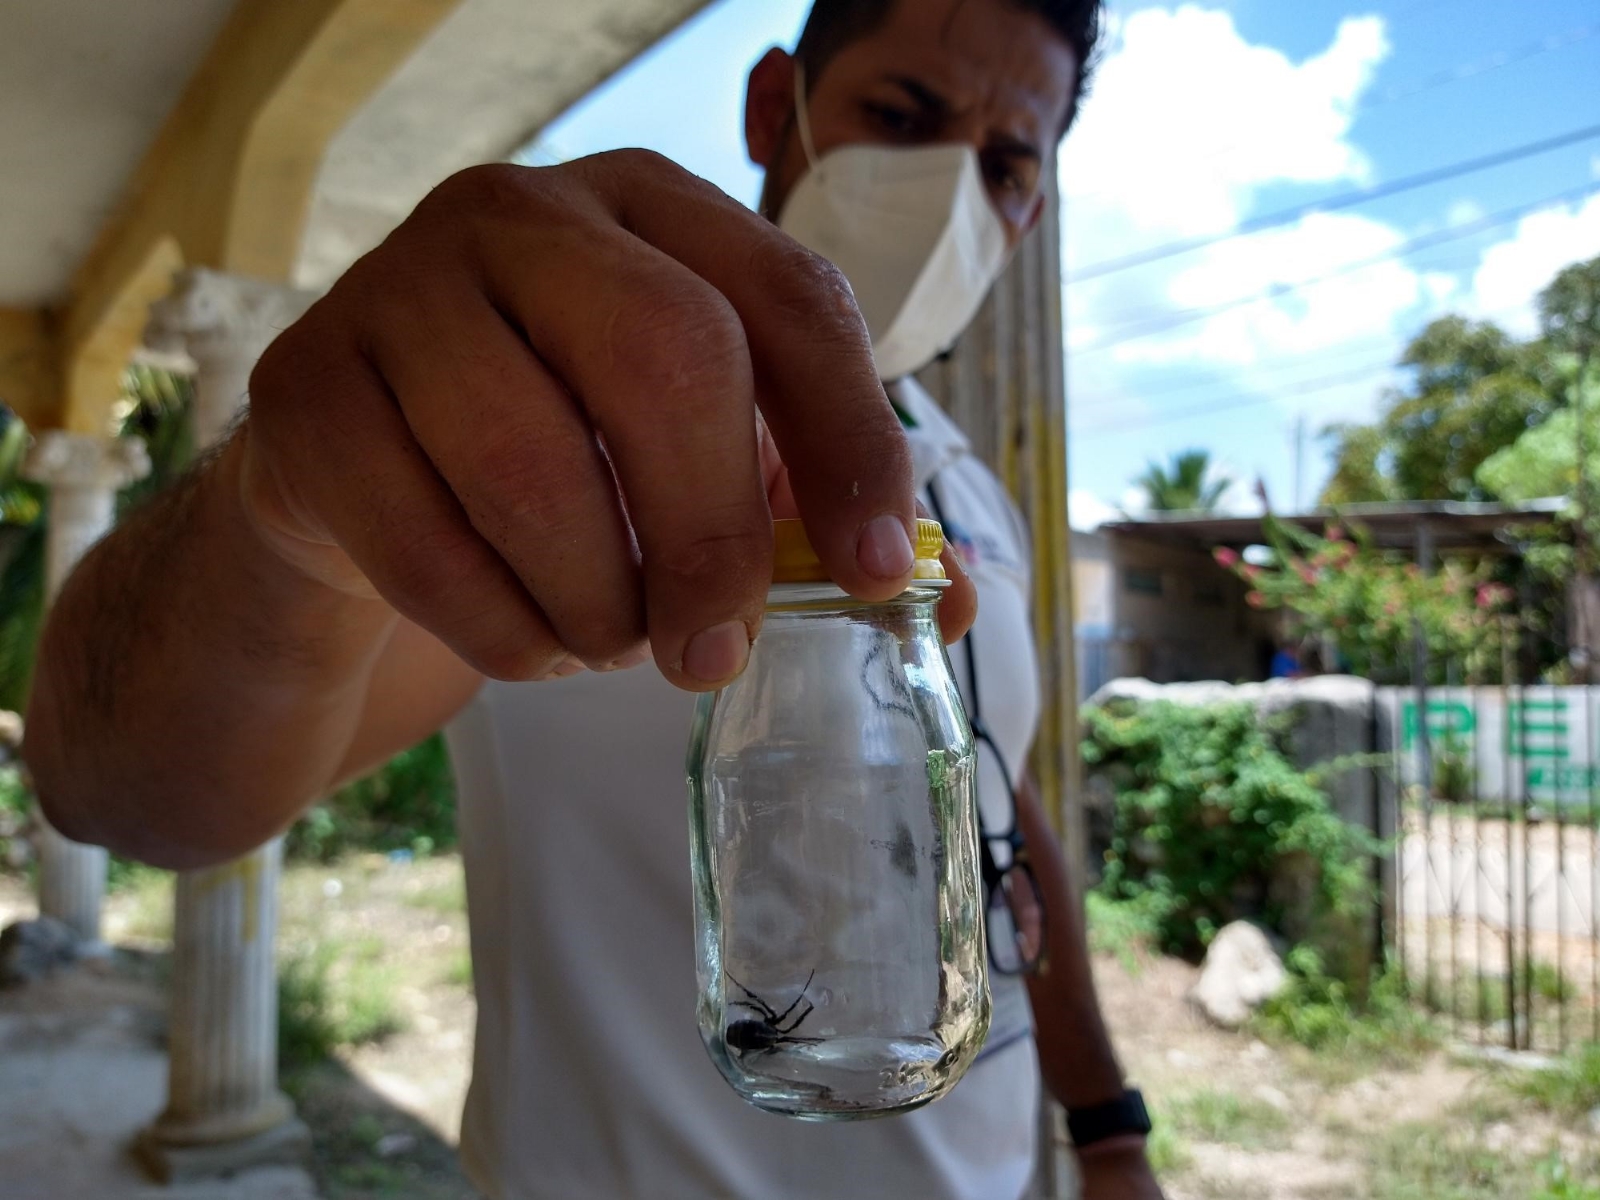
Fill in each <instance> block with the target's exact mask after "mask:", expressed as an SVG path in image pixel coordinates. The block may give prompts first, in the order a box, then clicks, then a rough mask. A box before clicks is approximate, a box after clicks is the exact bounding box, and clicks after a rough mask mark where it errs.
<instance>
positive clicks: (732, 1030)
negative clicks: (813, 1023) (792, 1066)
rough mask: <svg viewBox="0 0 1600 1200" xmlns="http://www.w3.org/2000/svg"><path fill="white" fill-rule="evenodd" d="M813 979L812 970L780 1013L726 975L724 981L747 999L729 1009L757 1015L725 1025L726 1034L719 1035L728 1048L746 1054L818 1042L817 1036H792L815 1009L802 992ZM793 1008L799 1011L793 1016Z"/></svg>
mask: <svg viewBox="0 0 1600 1200" xmlns="http://www.w3.org/2000/svg"><path fill="white" fill-rule="evenodd" d="M816 977H817V973H816V971H815V970H813V971H812V972H811V974H810V975H808V976H807V977H806V986H805V987H803V988H801V989H800V994H799V995H798V996H796V997H795V998H794V1003H793V1004H791V1005H789V1007H788V1008H786V1009H784V1010H783V1011H782V1012H781V1013H780V1012H779V1011H778V1010H777V1009H775V1008H773V1007H772V1005H770V1004H768V1003H767V1002H766V1001H765V1000H763V999H762V998H761V997H760V996H758V995H756V994H755V993H754V992H752V991H751V990H750V989H749V988H747V987H745V985H744V984H742V983H740V982H739V981H738V980H737V979H734V978H733V976H732V975H729V976H728V979H729V980H730V981H731V982H732V983H733V986H734V987H736V988H738V989H739V990H740V991H741V992H743V993H744V994H745V995H746V996H748V997H749V999H748V1000H735V1001H734V1002H733V1007H734V1008H748V1009H749V1010H750V1011H751V1012H754V1013H759V1014H760V1017H761V1019H760V1020H755V1019H753V1018H747V1019H745V1020H743V1021H735V1022H733V1023H732V1024H731V1025H729V1026H728V1032H727V1033H726V1034H724V1035H723V1036H724V1038H725V1040H726V1041H727V1043H728V1045H729V1046H730V1047H731V1048H732V1049H734V1050H737V1051H739V1053H741V1054H750V1053H756V1052H760V1051H765V1050H776V1049H777V1048H778V1047H779V1046H809V1045H815V1044H816V1043H817V1042H820V1041H822V1040H823V1039H822V1038H819V1037H796V1036H795V1033H794V1031H795V1030H796V1029H799V1028H800V1023H801V1022H802V1021H804V1020H805V1019H806V1018H807V1017H809V1016H810V1015H811V1014H812V1012H814V1011H815V1010H816V1005H814V1004H812V1003H811V1001H809V1000H807V999H806V991H807V989H809V988H810V987H811V981H812V980H813V979H815V978H816ZM802 1002H803V1003H804V1004H805V1007H804V1008H800V1005H801V1003H802ZM796 1009H800V1011H799V1012H798V1013H796V1012H795V1010H796ZM791 1014H793V1019H792V1020H791V1019H790V1016H791ZM786 1021H787V1022H788V1024H787V1025H785V1024H784V1022H786Z"/></svg>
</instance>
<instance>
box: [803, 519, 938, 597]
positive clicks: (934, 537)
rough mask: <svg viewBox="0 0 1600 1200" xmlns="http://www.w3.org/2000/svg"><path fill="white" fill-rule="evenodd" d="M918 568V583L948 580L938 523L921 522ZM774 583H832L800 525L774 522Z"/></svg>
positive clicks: (913, 575)
mask: <svg viewBox="0 0 1600 1200" xmlns="http://www.w3.org/2000/svg"><path fill="white" fill-rule="evenodd" d="M916 536H917V540H916V554H917V562H916V567H915V568H914V570H913V572H912V578H914V579H945V578H948V576H946V575H945V573H944V564H943V563H941V562H940V561H939V556H940V555H941V554H942V553H943V552H944V529H943V528H942V527H941V526H940V524H939V522H937V521H918V522H917V529H916ZM772 542H773V551H774V553H773V559H772V582H773V583H828V582H829V579H828V572H827V571H826V570H825V569H824V568H823V565H822V563H821V561H820V560H819V559H818V558H817V552H816V551H815V550H813V549H812V548H811V539H810V538H808V537H806V528H805V526H804V525H803V524H801V523H800V522H799V521H774V522H773V523H772Z"/></svg>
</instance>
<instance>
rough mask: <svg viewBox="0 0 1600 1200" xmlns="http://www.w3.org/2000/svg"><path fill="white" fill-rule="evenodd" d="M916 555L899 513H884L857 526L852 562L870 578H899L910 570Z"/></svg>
mask: <svg viewBox="0 0 1600 1200" xmlns="http://www.w3.org/2000/svg"><path fill="white" fill-rule="evenodd" d="M916 558H917V556H916V554H915V552H914V551H913V550H912V549H911V538H910V537H909V536H908V535H907V533H906V527H905V523H904V522H903V521H901V520H900V518H899V517H896V516H894V515H892V514H889V513H885V514H884V515H883V516H881V517H878V518H876V519H875V520H872V521H868V522H867V523H866V524H865V525H863V526H862V527H861V537H860V539H859V540H858V541H857V542H856V562H857V563H859V564H860V565H861V569H862V570H863V571H865V572H866V573H867V574H868V575H871V576H872V577H873V578H874V579H902V578H904V577H905V576H906V575H908V574H910V572H911V567H912V564H913V563H915V562H916Z"/></svg>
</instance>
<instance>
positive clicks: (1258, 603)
mask: <svg viewBox="0 0 1600 1200" xmlns="http://www.w3.org/2000/svg"><path fill="white" fill-rule="evenodd" d="M1244 602H1245V603H1246V604H1248V605H1249V606H1250V607H1251V608H1265V607H1266V606H1267V598H1266V596H1264V595H1263V594H1262V593H1260V592H1251V593H1250V594H1249V595H1248V596H1246V597H1245V598H1244Z"/></svg>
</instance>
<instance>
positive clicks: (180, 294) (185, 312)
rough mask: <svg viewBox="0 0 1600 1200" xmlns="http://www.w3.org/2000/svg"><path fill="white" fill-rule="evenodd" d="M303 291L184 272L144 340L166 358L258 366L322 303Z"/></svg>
mask: <svg viewBox="0 0 1600 1200" xmlns="http://www.w3.org/2000/svg"><path fill="white" fill-rule="evenodd" d="M317 295H318V294H317V293H316V292H312V291H306V290H303V289H301V288H292V287H288V286H286V285H284V284H281V283H271V282H268V281H267V280H264V279H252V278H250V277H249V276H246V275H235V274H232V273H231V272H228V271H214V270H211V269H210V268H207V267H191V268H188V269H185V270H183V271H180V272H178V274H177V276H176V277H175V280H174V284H173V289H172V292H171V294H169V295H168V296H166V297H164V298H163V299H161V300H157V301H156V302H155V303H154V304H152V305H151V306H150V321H149V323H148V324H147V325H146V326H145V333H144V341H145V344H146V345H147V346H149V347H150V348H151V349H153V350H157V351H161V352H164V353H179V352H185V351H186V352H188V353H190V354H192V355H194V356H195V357H197V358H198V357H203V356H205V355H207V354H222V353H231V354H237V355H239V356H241V357H243V358H248V359H249V361H250V362H251V363H252V364H253V363H254V361H255V360H256V358H258V357H259V356H260V354H261V352H262V351H263V350H265V349H266V348H267V345H268V344H269V343H270V342H271V341H272V339H273V338H275V337H277V336H278V334H279V333H281V332H283V330H285V329H287V328H288V327H289V326H290V325H292V324H294V323H295V322H296V321H298V320H299V319H300V317H301V316H302V315H303V314H304V313H305V311H306V309H308V308H310V307H311V304H312V302H313V301H315V300H316V299H317Z"/></svg>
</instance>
